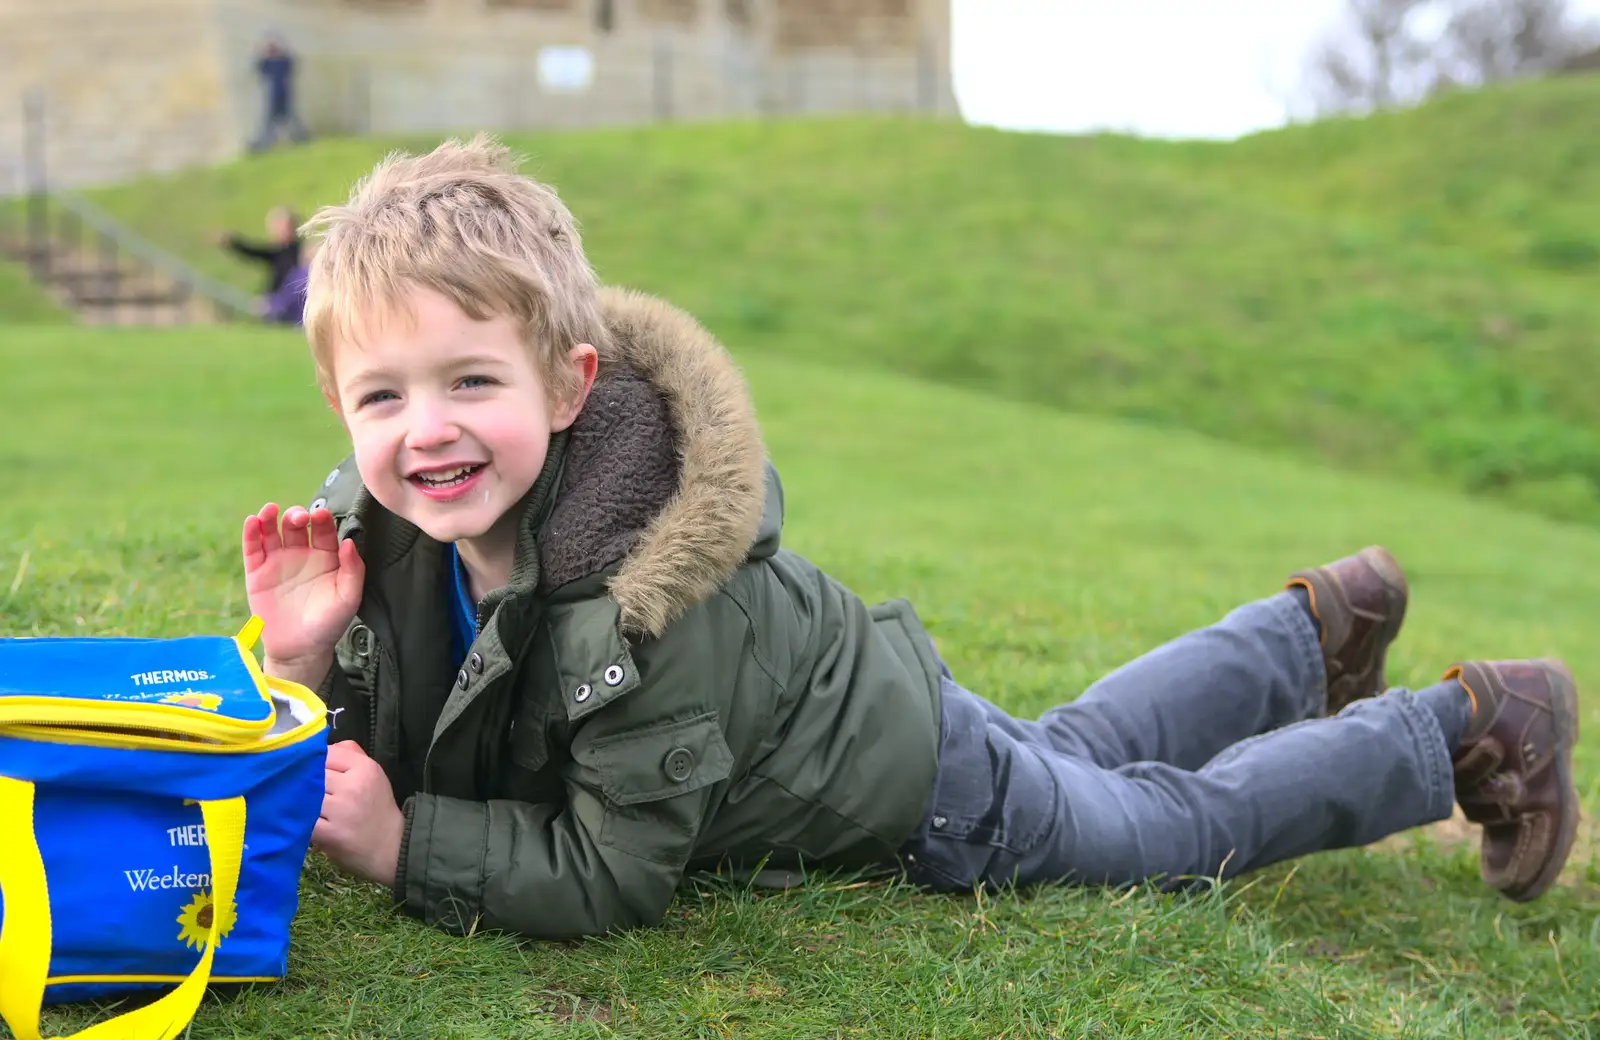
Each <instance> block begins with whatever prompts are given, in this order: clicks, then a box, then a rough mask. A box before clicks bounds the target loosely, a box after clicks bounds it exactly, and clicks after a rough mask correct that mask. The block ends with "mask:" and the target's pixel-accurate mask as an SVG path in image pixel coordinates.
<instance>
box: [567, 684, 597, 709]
mask: <svg viewBox="0 0 1600 1040" xmlns="http://www.w3.org/2000/svg"><path fill="white" fill-rule="evenodd" d="M592 692H594V691H592V690H590V689H589V684H588V683H584V684H583V685H582V686H580V687H578V688H577V689H576V690H573V691H572V699H573V700H575V701H577V702H578V703H579V704H582V703H583V702H584V701H586V700H588V699H589V694H590V693H592Z"/></svg>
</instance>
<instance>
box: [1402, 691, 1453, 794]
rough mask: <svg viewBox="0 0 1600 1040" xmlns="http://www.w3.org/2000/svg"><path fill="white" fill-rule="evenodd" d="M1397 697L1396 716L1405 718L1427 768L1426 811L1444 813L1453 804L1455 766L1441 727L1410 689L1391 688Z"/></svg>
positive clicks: (1430, 711) (1431, 712)
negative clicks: (1398, 704) (1427, 795)
mask: <svg viewBox="0 0 1600 1040" xmlns="http://www.w3.org/2000/svg"><path fill="white" fill-rule="evenodd" d="M1395 693H1396V694H1398V695H1399V696H1398V700H1399V701H1400V717H1401V718H1402V719H1404V720H1405V723H1406V729H1407V730H1408V731H1409V732H1410V734H1411V739H1412V741H1414V742H1415V743H1416V745H1417V747H1418V749H1419V750H1420V751H1421V752H1422V758H1423V761H1424V762H1425V763H1426V768H1427V771H1428V794H1429V805H1428V815H1429V816H1430V817H1431V818H1432V819H1435V820H1442V819H1444V818H1446V817H1448V816H1449V815H1450V813H1451V810H1453V809H1454V808H1455V770H1454V768H1453V767H1452V765H1451V762H1450V754H1449V750H1448V748H1447V746H1446V742H1445V736H1444V727H1443V726H1441V725H1440V724H1439V720H1438V719H1437V718H1435V717H1434V714H1433V711H1432V710H1431V709H1430V708H1429V707H1428V706H1427V705H1425V704H1423V703H1422V702H1421V701H1420V700H1418V699H1417V695H1416V694H1415V693H1413V692H1412V691H1410V690H1404V691H1399V690H1397V691H1395Z"/></svg>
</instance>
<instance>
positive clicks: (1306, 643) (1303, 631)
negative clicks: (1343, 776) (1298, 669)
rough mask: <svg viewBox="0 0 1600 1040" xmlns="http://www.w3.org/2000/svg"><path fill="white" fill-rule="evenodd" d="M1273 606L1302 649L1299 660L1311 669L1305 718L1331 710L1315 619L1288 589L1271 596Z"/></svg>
mask: <svg viewBox="0 0 1600 1040" xmlns="http://www.w3.org/2000/svg"><path fill="white" fill-rule="evenodd" d="M1271 606H1272V608H1273V609H1274V610H1276V611H1277V612H1278V614H1279V616H1280V617H1282V618H1283V619H1284V621H1286V622H1287V623H1288V626H1289V630H1290V633H1291V636H1292V637H1293V639H1294V642H1295V647H1296V649H1298V650H1299V651H1300V661H1299V664H1300V665H1301V666H1302V667H1304V668H1306V669H1308V670H1309V671H1310V672H1311V681H1312V687H1311V697H1312V700H1311V702H1310V703H1308V704H1307V705H1306V706H1305V707H1306V714H1305V717H1306V718H1308V719H1309V718H1317V717H1319V716H1322V715H1325V714H1327V711H1328V671H1327V663H1326V661H1325V660H1324V658H1323V656H1322V638H1321V636H1319V635H1318V634H1317V626H1316V623H1315V622H1313V621H1312V620H1311V617H1310V615H1308V614H1307V613H1306V611H1305V608H1303V607H1301V606H1300V601H1299V600H1297V599H1295V598H1294V596H1292V595H1290V594H1289V593H1287V592H1282V593H1279V594H1278V595H1277V596H1274V597H1273V598H1272V600H1271Z"/></svg>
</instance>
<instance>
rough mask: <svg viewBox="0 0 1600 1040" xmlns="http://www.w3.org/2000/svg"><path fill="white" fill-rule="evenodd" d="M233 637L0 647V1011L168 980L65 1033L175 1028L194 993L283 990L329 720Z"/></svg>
mask: <svg viewBox="0 0 1600 1040" xmlns="http://www.w3.org/2000/svg"><path fill="white" fill-rule="evenodd" d="M259 632H260V624H259V622H257V621H255V620H252V621H251V623H250V624H248V625H246V626H245V629H244V631H242V632H240V633H239V635H238V636H235V637H233V638H231V639H230V638H227V637H222V636H197V637H192V638H184V639H109V638H101V639H68V638H44V639H0V1018H4V1020H5V1022H6V1024H7V1025H9V1026H10V1027H11V1029H12V1031H13V1032H14V1033H15V1034H16V1036H17V1037H18V1040H37V1038H38V1035H39V1034H38V1028H39V1027H38V1023H39V1009H40V1006H41V1005H42V1004H51V1003H60V1002H64V1001H72V1000H81V999H90V998H97V997H103V996H111V995H118V994H125V993H128V992H130V991H134V990H141V989H144V990H153V989H158V988H162V987H172V986H176V988H175V989H173V990H172V991H171V992H170V993H167V994H165V995H163V996H161V997H160V999H158V1000H156V1001H154V1002H152V1003H149V1004H146V1005H145V1006H143V1007H141V1008H138V1009H137V1010H135V1011H132V1012H129V1013H128V1014H125V1015H122V1016H120V1017H118V1018H114V1019H111V1020H109V1021H107V1022H102V1023H100V1024H98V1025H95V1026H92V1027H90V1028H89V1029H88V1030H85V1031H84V1032H82V1033H80V1034H78V1035H79V1036H83V1037H113V1036H114V1037H119V1038H121V1037H126V1038H130V1040H147V1038H161V1040H166V1038H169V1037H173V1036H176V1035H178V1034H179V1033H181V1032H183V1030H184V1028H185V1027H186V1026H187V1025H188V1023H189V1021H190V1020H191V1019H192V1018H193V1016H194V1013H195V1009H196V1008H197V1007H198V1006H199V1002H200V997H201V996H202V994H203V993H204V991H205V988H206V986H207V985H208V984H209V983H214V982H215V983H225V982H271V981H276V980H278V979H281V978H282V977H283V975H284V973H285V970H286V967H287V960H288V953H289V921H290V919H291V918H292V917H293V916H294V914H295V910H296V907H297V903H298V898H299V881H300V871H301V868H302V866H303V865H304V861H305V855H306V849H307V847H308V845H309V844H310V841H311V829H312V827H313V826H314V825H315V824H316V822H317V816H318V814H319V812H320V811H321V805H322V794H323V767H324V763H325V761H326V758H327V748H328V740H327V719H326V711H325V709H324V708H323V705H322V703H321V702H320V701H318V700H317V698H316V696H315V695H314V694H312V693H311V691H309V690H307V689H306V688H305V687H303V686H298V685H295V684H293V683H287V682H281V681H279V680H277V679H273V678H269V677H267V676H265V675H263V674H262V672H261V669H260V667H259V666H258V665H257V663H256V660H255V657H254V656H253V654H252V653H251V648H252V646H253V645H254V643H255V640H256V637H257V635H258V634H259Z"/></svg>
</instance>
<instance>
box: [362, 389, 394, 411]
mask: <svg viewBox="0 0 1600 1040" xmlns="http://www.w3.org/2000/svg"><path fill="white" fill-rule="evenodd" d="M394 396H395V394H394V391H393V390H374V391H372V393H370V394H367V395H366V396H365V397H363V398H362V399H361V400H360V401H358V402H357V403H356V407H357V408H365V407H366V406H367V405H369V404H381V403H383V402H384V401H388V400H391V399H393V398H394Z"/></svg>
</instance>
